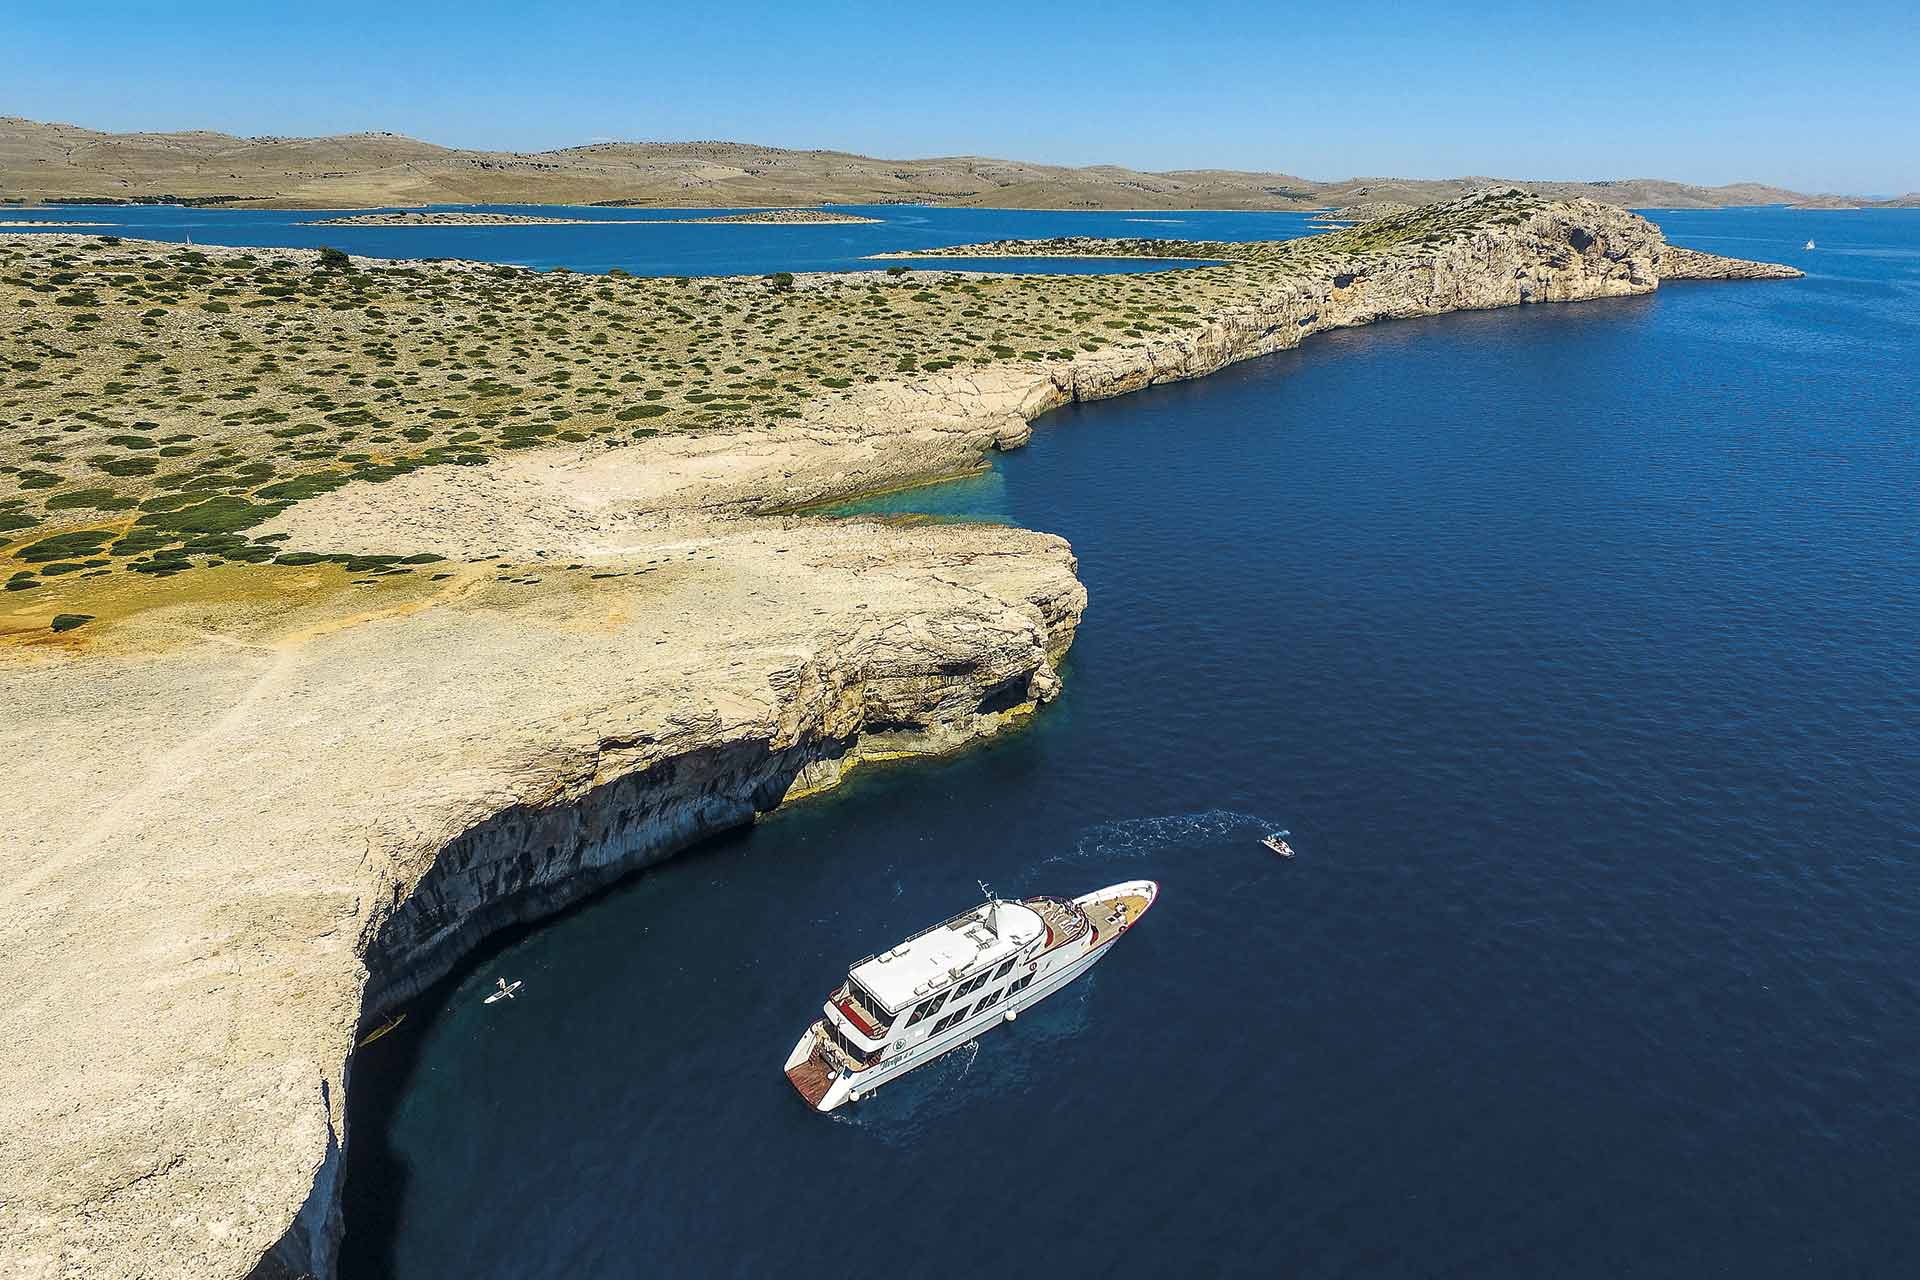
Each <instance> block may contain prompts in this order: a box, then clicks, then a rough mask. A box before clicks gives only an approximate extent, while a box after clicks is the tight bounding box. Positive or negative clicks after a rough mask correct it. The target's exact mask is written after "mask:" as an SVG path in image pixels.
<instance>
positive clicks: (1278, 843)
mask: <svg viewBox="0 0 1920 1280" xmlns="http://www.w3.org/2000/svg"><path fill="white" fill-rule="evenodd" d="M1292 834H1293V832H1291V831H1276V832H1274V833H1273V834H1272V835H1270V836H1268V837H1267V838H1266V839H1264V840H1262V841H1261V842H1260V843H1261V844H1263V845H1265V846H1266V847H1267V848H1269V849H1271V850H1273V851H1274V852H1275V853H1277V854H1279V855H1280V856H1281V857H1283V858H1291V857H1292V856H1293V846H1292V845H1290V844H1288V843H1287V839H1286V838H1287V837H1288V836H1290V835H1292Z"/></svg>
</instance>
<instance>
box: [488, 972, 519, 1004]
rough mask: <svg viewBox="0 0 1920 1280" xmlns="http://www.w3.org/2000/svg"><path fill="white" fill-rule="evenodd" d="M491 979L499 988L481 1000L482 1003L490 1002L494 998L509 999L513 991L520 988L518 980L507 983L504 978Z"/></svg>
mask: <svg viewBox="0 0 1920 1280" xmlns="http://www.w3.org/2000/svg"><path fill="white" fill-rule="evenodd" d="M493 981H494V984H495V985H496V986H498V987H499V988H500V989H499V990H498V991H496V992H494V993H493V994H492V995H490V996H488V997H487V998H486V999H485V1000H484V1001H482V1003H484V1004H492V1003H493V1002H494V1001H496V1000H511V999H513V993H514V992H516V991H518V990H519V989H520V984H519V983H518V982H515V983H513V984H512V985H508V983H507V980H506V979H505V978H495V979H494V980H493Z"/></svg>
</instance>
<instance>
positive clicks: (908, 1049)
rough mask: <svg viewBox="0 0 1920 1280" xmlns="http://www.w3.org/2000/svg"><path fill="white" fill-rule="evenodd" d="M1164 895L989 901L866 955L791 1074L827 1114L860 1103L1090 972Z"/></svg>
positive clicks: (794, 1056) (796, 1053)
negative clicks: (1157, 898)
mask: <svg viewBox="0 0 1920 1280" xmlns="http://www.w3.org/2000/svg"><path fill="white" fill-rule="evenodd" d="M1159 894H1160V886H1159V885H1158V884H1156V883H1154V882H1153V881H1151V880H1130V881H1128V882H1127V883H1125V884H1116V885H1111V886H1109V887H1108V888H1105V889H1100V890H1098V891H1096V892H1094V893H1089V894H1084V895H1082V896H1081V897H1078V898H1045V897H1041V898H1026V899H1024V900H1022V901H1019V902H1008V901H1004V900H1002V899H999V898H995V897H991V896H989V897H988V899H987V901H985V902H983V903H981V904H980V905H979V906H977V907H975V908H973V909H972V910H970V911H963V912H961V913H960V914H959V915H957V916H955V917H954V918H953V919H951V920H946V921H943V922H941V923H940V924H937V925H934V926H933V927H932V928H931V929H926V930H923V931H921V932H919V933H916V934H914V935H913V936H912V937H911V938H908V939H907V940H906V941H905V942H903V943H901V944H900V945H899V946H897V947H895V948H893V949H892V950H891V951H884V952H882V953H880V954H879V955H876V956H868V957H867V958H866V959H865V960H862V961H861V962H860V963H859V964H856V965H854V966H853V968H852V969H850V970H848V971H847V980H846V981H845V982H843V983H841V984H840V988H839V989H838V990H837V991H835V992H834V993H833V994H832V995H831V996H829V997H827V1002H826V1004H825V1005H824V1006H822V1008H821V1013H822V1015H823V1016H822V1017H821V1018H820V1020H819V1021H817V1022H815V1023H814V1024H813V1025H812V1026H811V1027H808V1028H807V1031H806V1034H805V1035H803V1036H801V1037H800V1042H799V1043H798V1044H796V1045H794V1046H793V1052H792V1053H790V1054H788V1055H787V1079H788V1080H791V1081H792V1082H793V1087H794V1088H795V1089H797V1090H799V1091H800V1096H801V1097H803V1098H805V1099H806V1100H807V1105H808V1106H810V1107H814V1108H816V1109H817V1110H820V1111H831V1110H833V1109H834V1108H835V1107H837V1106H839V1105H840V1104H841V1103H843V1102H858V1101H859V1100H860V1099H861V1098H863V1097H865V1096H867V1095H868V1094H870V1093H872V1092H873V1091H874V1090H875V1089H877V1088H879V1087H880V1086H881V1085H883V1084H886V1083H887V1082H888V1081H890V1080H895V1079H898V1078H899V1077H901V1076H903V1075H905V1074H906V1073H907V1072H909V1071H911V1070H913V1069H914V1068H915V1067H921V1066H925V1065H926V1064H927V1063H929V1062H932V1061H933V1060H934V1059H935V1058H937V1057H939V1056H940V1055H941V1054H943V1053H945V1052H947V1050H949V1049H957V1048H959V1047H960V1046H961V1045H963V1044H965V1043H967V1042H968V1041H969V1040H971V1039H973V1038H974V1037H975V1036H977V1035H979V1034H980V1033H981V1032H982V1031H985V1030H986V1029H987V1028H989V1027H994V1026H998V1025H999V1024H1000V1023H1001V1022H1012V1021H1013V1019H1014V1017H1015V1016H1016V1015H1017V1014H1018V1013H1019V1012H1020V1011H1021V1010H1022V1009H1025V1008H1026V1007H1027V1006H1029V1005H1032V1004H1037V1003H1038V1002H1040V1001H1042V1000H1044V999H1046V998H1047V997H1048V996H1050V995H1052V994H1053V993H1054V992H1056V991H1058V990H1059V989H1060V988H1061V987H1063V986H1065V985H1066V984H1067V983H1069V982H1072V981H1073V980H1074V979H1075V978H1077V977H1079V976H1080V975H1081V974H1083V973H1085V972H1086V971H1087V970H1088V969H1091V968H1092V967H1093V966H1094V964H1095V963H1096V962H1097V961H1099V959H1100V958H1101V957H1102V956H1104V955H1106V954H1107V953H1108V952H1109V951H1110V950H1112V948H1113V943H1114V942H1115V941H1116V940H1118V939H1119V937H1120V935H1121V934H1123V933H1125V932H1126V931H1127V930H1129V929H1131V928H1132V927H1133V926H1134V925H1135V924H1136V923H1138V921H1139V919H1140V917H1141V916H1143V915H1145V914H1146V913H1147V908H1148V907H1151V906H1152V905H1153V900H1154V899H1155V898H1156V897H1158V896H1159Z"/></svg>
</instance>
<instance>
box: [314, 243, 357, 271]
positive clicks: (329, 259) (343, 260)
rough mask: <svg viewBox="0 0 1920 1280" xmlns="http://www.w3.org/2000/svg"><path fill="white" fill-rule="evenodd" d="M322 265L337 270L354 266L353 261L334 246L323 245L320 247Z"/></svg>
mask: <svg viewBox="0 0 1920 1280" xmlns="http://www.w3.org/2000/svg"><path fill="white" fill-rule="evenodd" d="M320 265H321V266H323V267H329V268H335V269H338V268H341V267H350V266H352V265H353V259H352V258H349V257H348V256H347V255H346V254H345V253H343V252H342V251H340V250H339V249H336V248H334V247H333V246H332V245H329V244H323V245H321V246H320Z"/></svg>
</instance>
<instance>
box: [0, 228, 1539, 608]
mask: <svg viewBox="0 0 1920 1280" xmlns="http://www.w3.org/2000/svg"><path fill="white" fill-rule="evenodd" d="M1536 204H1537V202H1536V201H1534V200H1533V199H1532V198H1531V197H1527V196H1522V195H1519V194H1518V193H1515V194H1513V195H1511V196H1499V197H1492V198H1487V199H1483V200H1480V201H1477V202H1470V203H1468V204H1466V205H1463V206H1460V207H1459V208H1457V209H1455V210H1454V211H1453V212H1446V211H1441V212H1435V211H1433V210H1422V211H1416V212H1415V213H1414V214H1410V215H1407V216H1405V217H1401V218H1390V219H1384V220H1382V221H1379V222H1372V223H1368V224H1366V225H1364V226H1361V227H1355V228H1352V229H1350V230H1347V231H1342V232H1337V233H1334V234H1331V235H1325V236H1317V237H1313V238H1311V239H1308V240H1299V241H1287V242H1280V243H1267V244H1208V245H1201V246H1195V245H1191V244H1184V243H1181V244H1175V243H1170V242H1160V241H1138V242H1126V243H1125V245H1124V248H1123V249H1121V250H1118V251H1124V252H1136V253H1139V254H1142V255H1147V256H1156V257H1165V256H1180V257H1193V256H1196V255H1201V256H1205V257H1209V258H1214V259H1219V260H1220V265H1217V266H1212V267H1205V268H1197V269H1192V270H1181V271H1168V272H1156V273H1148V274H1138V275H1082V276H1000V277H982V276H968V275H961V274H958V273H949V272H939V273H935V272H927V271H915V272H907V271H904V270H903V269H901V268H898V267H894V268H889V269H887V270H886V271H885V272H884V273H882V272H877V271H876V272H872V273H862V274H859V275H851V276H848V277H845V278H844V279H830V280H824V281H823V280H820V279H818V278H813V279H808V280H805V281H796V280H795V279H794V278H793V277H792V276H790V275H788V274H787V273H784V272H782V273H777V274H776V275H774V276H771V277H767V278H765V279H729V280H689V279H677V278H667V279H656V278H635V277H631V276H625V275H606V276H594V275H581V274H576V273H571V272H533V271H526V270H522V269H519V268H513V267H496V266H487V265H483V264H478V263H461V262H395V263H384V262H368V261H364V260H355V259H350V258H347V257H346V256H345V255H343V254H339V253H338V252H337V251H329V250H322V251H320V252H319V253H317V254H316V253H312V252H300V251H294V250H273V249H252V250H241V249H213V248H208V249H194V248H177V247H173V246H164V245H156V244H150V243H142V242H137V241H130V242H121V241H117V240H112V239H110V238H107V237H89V238H81V237H72V236H38V235H36V236H13V237H6V238H0V546H3V547H4V553H3V554H5V555H6V556H7V557H8V558H9V559H10V560H11V563H10V564H8V565H7V566H6V568H5V570H4V571H3V572H0V578H4V579H5V585H6V587H7V588H8V589H9V590H14V591H23V590H32V589H34V588H35V587H37V586H39V585H40V584H41V583H43V582H44V581H45V580H47V579H49V578H57V577H60V576H62V575H66V574H78V575H89V576H97V575H103V574H109V573H115V572H123V571H132V572H136V573H144V574H155V575H170V574H175V573H179V572H181V571H183V570H186V569H188V568H191V567H194V566H195V565H201V564H208V563H215V562H237V563H243V564H246V563H254V564H257V563H265V562H268V561H277V562H280V563H302V562H308V563H310V562H312V561H314V560H317V559H320V558H321V557H317V556H309V555H306V554H305V553H304V552H302V550H301V549H299V548H289V547H285V546H282V545H279V544H277V543H276V542H274V541H273V540H271V539H267V538H261V537H258V536H257V535H256V533H255V530H257V528H258V527H259V526H260V525H261V524H262V523H263V522H264V521H266V520H267V519H268V518H270V517H271V516H272V515H274V514H275V513H276V512H279V511H281V510H283V509H284V508H285V507H287V506H288V505H290V504H292V503H296V502H299V501H301V500H303V499H306V498H310V497H313V496H315V495H317V494H321V493H325V492H327V491H329V490H331V489H334V488H337V487H339V486H341V485H345V484H350V483H355V482H365V483H380V482H383V481H387V480H391V479H393V478H394V477H396V476H400V475H403V474H405V473H407V472H409V471H412V470H414V469H416V468H420V467H430V466H463V465H474V464H477V463H482V462H485V461H486V460H487V459H489V458H491V457H495V456H497V455H500V454H502V453H506V452H510V451H514V450H521V449H529V448H534V447H538V446H542V445H552V444H567V445H573V446H595V447H606V448H615V447H620V446H622V445H625V444H629V443H631V442H633V441H634V440H637V439H645V438H647V437H650V436H654V435H657V434H659V433H660V432H663V431H701V430H711V429H714V428H719V427H726V428H736V427H740V426H749V427H750V426H752V425H755V424H762V423H767V422H771V421H775V420H778V419H783V418H796V417H799V416H801V415H802V413H803V411H804V409H805V406H806V405H807V403H808V402H809V401H811V400H813V399H815V398H817V397H821V396H833V395H840V394H844V393H845V392H846V391H847V390H848V389H849V388H855V389H857V388H858V387H859V386H860V385H861V384H864V383H871V382H875V381H879V380H882V379H895V378H902V377H913V376H918V375H921V374H924V373H937V372H941V371H945V370H952V369H965V368H968V367H972V366H979V365H986V364H990V363H994V362H997V361H1006V360H1035V361H1039V360H1059V359H1067V358H1071V357H1073V356H1075V355H1076V354H1079V353H1081V352H1090V351H1097V350H1100V349H1102V348H1104V347H1109V346H1113V345H1125V344H1128V343H1137V342H1141V341H1144V340H1148V339H1151V338H1153V337H1154V336H1156V335H1161V334H1165V333H1168V332H1170V331H1174V330H1176V329H1181V328H1185V327H1188V326H1190V325H1192V324H1193V323H1195V322H1196V321H1197V320H1198V319H1199V318H1200V317H1201V316H1202V315H1204V314H1205V313H1206V312H1208V311H1210V310H1213V309H1216V308H1218V307H1221V306H1228V305H1232V304H1233V303H1235V302H1236V301H1245V300H1248V299H1250V298H1251V297H1253V296H1256V295H1257V294H1258V293H1260V292H1261V291H1263V290H1264V289H1266V288H1270V287H1271V286H1272V285H1273V284H1274V283H1275V282H1276V281H1277V280H1278V279H1279V278H1281V277H1297V276H1301V275H1305V274H1312V273H1320V274H1326V275H1333V274H1335V273H1337V272H1343V271H1347V272H1350V271H1358V270H1365V269H1366V264H1367V262H1368V261H1369V259H1370V258H1371V257H1373V256H1375V255H1382V254H1390V253H1400V252H1406V251H1409V250H1418V249H1420V248H1422V247H1425V246H1428V245H1431V244H1434V243H1436V242H1439V241H1443V240H1445V239H1447V238H1448V237H1451V236H1455V235H1459V234H1463V233H1467V232H1471V231H1473V230H1476V229H1481V228H1484V227H1487V226H1490V225H1493V224H1494V223H1495V222H1497V221H1504V220H1509V219H1518V218H1521V217H1524V216H1525V215H1526V213H1527V212H1528V211H1529V209H1530V208H1532V207H1533V206H1534V205H1536ZM1009 251H1010V252H1011V251H1021V252H1046V253H1051V254H1059V253H1066V252H1099V253H1104V254H1111V253H1114V252H1116V251H1117V250H1116V247H1115V244H1114V242H1093V244H1092V246H1091V247H1089V246H1085V245H1082V246H1075V245H1074V244H1072V243H1069V242H1057V241H1056V242H1028V243H1027V245H1026V247H1025V248H1023V249H1020V250H1011V249H1010V250H1009ZM975 252H978V250H977V249H976V250H975ZM303 557H304V558H303ZM339 562H340V563H343V564H347V567H348V568H349V569H350V570H352V571H355V572H360V571H366V572H369V573H373V574H380V573H391V572H405V571H406V567H407V563H408V562H406V561H402V560H398V559H395V558H392V557H356V558H352V563H350V564H349V563H348V562H347V560H346V559H344V558H343V559H340V561H339Z"/></svg>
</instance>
